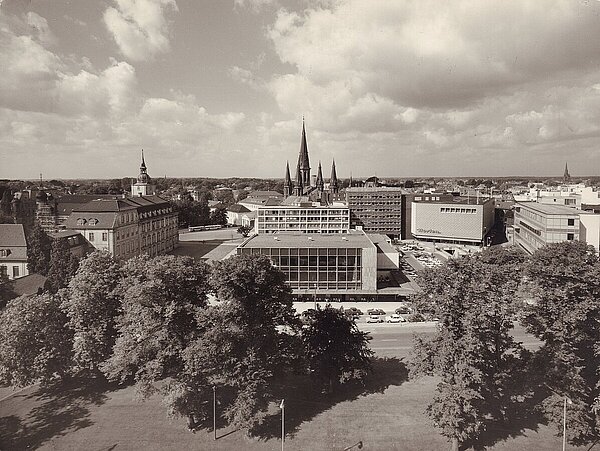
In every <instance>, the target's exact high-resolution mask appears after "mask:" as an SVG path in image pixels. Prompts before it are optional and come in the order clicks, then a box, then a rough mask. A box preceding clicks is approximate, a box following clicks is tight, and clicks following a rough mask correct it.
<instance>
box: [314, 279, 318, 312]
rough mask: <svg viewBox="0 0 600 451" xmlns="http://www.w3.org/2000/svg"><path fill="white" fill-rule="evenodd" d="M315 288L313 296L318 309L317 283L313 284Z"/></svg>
mask: <svg viewBox="0 0 600 451" xmlns="http://www.w3.org/2000/svg"><path fill="white" fill-rule="evenodd" d="M313 288H314V289H315V292H314V296H313V297H314V301H315V310H316V309H317V284H316V283H315V284H314V285H313Z"/></svg>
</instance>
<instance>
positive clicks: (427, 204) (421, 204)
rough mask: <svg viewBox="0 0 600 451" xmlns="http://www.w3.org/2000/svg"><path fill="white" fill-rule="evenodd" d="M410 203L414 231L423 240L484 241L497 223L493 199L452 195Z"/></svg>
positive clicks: (475, 242)
mask: <svg viewBox="0 0 600 451" xmlns="http://www.w3.org/2000/svg"><path fill="white" fill-rule="evenodd" d="M418 198H419V196H416V197H415V198H414V201H413V202H412V203H411V234H412V236H413V237H414V238H416V239H419V240H424V241H433V242H441V243H455V244H469V245H484V244H486V243H485V239H486V237H487V235H488V234H489V233H490V231H491V230H492V228H493V226H494V219H495V204H494V199H489V198H479V199H478V198H469V197H453V198H452V201H446V200H427V201H423V200H418Z"/></svg>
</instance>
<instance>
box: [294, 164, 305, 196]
mask: <svg viewBox="0 0 600 451" xmlns="http://www.w3.org/2000/svg"><path fill="white" fill-rule="evenodd" d="M302 194H304V184H303V183H302V170H301V169H300V165H298V166H297V167H296V180H295V183H294V196H302Z"/></svg>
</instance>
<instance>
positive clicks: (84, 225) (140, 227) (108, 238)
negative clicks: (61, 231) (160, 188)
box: [65, 151, 179, 260]
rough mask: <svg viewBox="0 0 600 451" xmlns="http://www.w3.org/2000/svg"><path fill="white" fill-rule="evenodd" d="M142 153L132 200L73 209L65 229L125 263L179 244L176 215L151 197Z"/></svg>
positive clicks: (164, 202)
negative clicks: (74, 232)
mask: <svg viewBox="0 0 600 451" xmlns="http://www.w3.org/2000/svg"><path fill="white" fill-rule="evenodd" d="M154 192H155V188H154V185H152V183H151V178H150V176H149V175H148V172H147V168H146V162H145V161H144V154H143V151H142V163H141V166H140V174H139V175H138V177H137V182H136V183H135V184H132V186H131V194H132V196H133V197H116V196H114V197H113V198H112V199H106V198H103V199H96V200H92V201H90V202H87V203H85V204H83V205H79V206H77V207H76V208H74V209H73V210H72V211H71V213H70V215H69V217H68V219H67V220H66V223H65V225H66V228H67V229H69V230H74V231H77V232H79V233H80V234H81V235H83V237H84V238H85V239H86V240H87V241H88V242H89V243H90V244H91V245H93V246H94V247H95V248H96V249H100V250H105V251H107V252H109V253H110V254H111V255H112V256H114V257H115V258H118V259H120V260H126V259H129V258H132V257H135V256H137V255H141V254H147V255H149V256H151V257H154V256H156V255H162V254H165V253H167V252H169V251H171V250H173V249H174V248H175V246H177V243H178V236H179V235H178V228H177V213H176V212H174V211H173V207H172V206H171V204H170V203H169V202H168V201H167V200H166V199H163V198H162V197H160V196H156V195H154V194H148V193H154Z"/></svg>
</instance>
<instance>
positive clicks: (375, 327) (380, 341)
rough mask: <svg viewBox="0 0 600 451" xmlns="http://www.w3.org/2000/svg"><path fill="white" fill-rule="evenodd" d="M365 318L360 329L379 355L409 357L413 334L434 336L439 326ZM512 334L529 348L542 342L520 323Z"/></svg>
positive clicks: (533, 347)
mask: <svg viewBox="0 0 600 451" xmlns="http://www.w3.org/2000/svg"><path fill="white" fill-rule="evenodd" d="M365 318H366V317H361V318H360V319H359V320H357V321H356V324H357V325H358V327H359V329H360V330H362V331H364V332H369V333H370V334H371V337H372V340H371V342H370V343H369V345H370V347H371V349H372V350H373V351H375V354H376V355H377V356H379V357H397V358H407V357H408V356H409V354H410V352H411V350H412V346H413V336H414V335H415V334H423V335H426V336H432V335H433V334H434V333H435V331H436V328H437V323H435V322H423V323H399V324H387V323H379V324H369V323H366V322H365V321H366V319H365ZM512 335H513V337H514V338H515V340H516V341H518V342H521V343H522V344H523V346H524V347H525V348H526V349H529V350H535V349H538V348H539V347H540V345H541V343H542V342H541V341H539V340H538V339H536V338H535V337H534V336H532V335H530V334H528V333H527V332H526V331H525V329H524V328H523V326H521V325H520V324H518V323H515V324H514V329H513V334H512Z"/></svg>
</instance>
